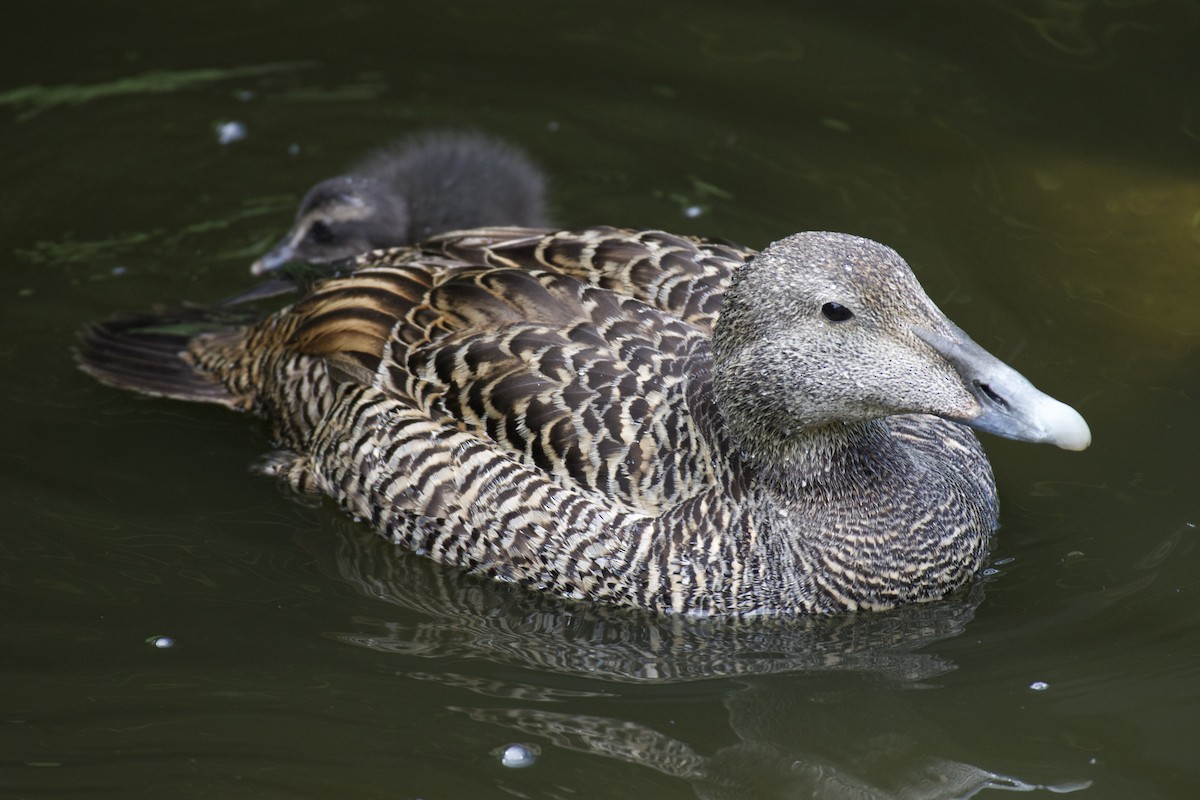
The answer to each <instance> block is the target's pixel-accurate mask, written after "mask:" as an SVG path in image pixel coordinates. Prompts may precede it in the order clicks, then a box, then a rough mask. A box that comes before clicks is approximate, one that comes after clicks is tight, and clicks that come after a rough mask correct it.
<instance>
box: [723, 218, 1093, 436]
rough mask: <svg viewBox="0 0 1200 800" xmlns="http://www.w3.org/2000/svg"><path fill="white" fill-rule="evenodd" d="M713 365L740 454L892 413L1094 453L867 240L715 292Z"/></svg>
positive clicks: (887, 251)
mask: <svg viewBox="0 0 1200 800" xmlns="http://www.w3.org/2000/svg"><path fill="white" fill-rule="evenodd" d="M713 355H714V385H715V389H716V393H717V402H718V404H719V405H720V408H721V410H722V413H723V415H724V416H725V418H726V421H727V423H728V424H729V426H730V429H731V432H732V433H733V435H734V436H735V438H736V439H737V440H738V441H739V443H740V445H741V446H742V448H743V449H744V450H746V451H748V452H750V453H761V454H763V455H768V456H770V455H775V456H785V454H786V452H787V450H788V448H789V442H794V441H797V440H798V437H803V435H804V432H805V431H810V430H813V429H817V428H821V427H823V426H828V425H831V424H836V423H857V422H863V421H866V420H871V419H875V418H880V417H885V416H890V415H894V414H934V415H936V416H939V417H943V418H945V419H950V420H954V421H957V422H961V423H964V424H967V425H970V426H972V427H974V428H978V429H979V430H984V431H988V432H990V433H995V434H997V435H999V436H1004V437H1007V438H1009V439H1018V440H1021V441H1028V442H1047V443H1050V444H1055V445H1058V446H1059V447H1063V448H1066V449H1068V450H1083V449H1084V448H1086V447H1087V446H1088V445H1089V444H1090V443H1091V432H1090V431H1089V430H1088V426H1087V423H1086V422H1084V420H1083V417H1081V416H1080V415H1079V414H1078V412H1076V411H1075V410H1074V409H1072V408H1071V407H1069V406H1067V405H1064V404H1063V403H1060V402H1059V401H1057V400H1055V399H1054V398H1052V397H1050V396H1048V395H1046V394H1043V393H1042V392H1040V391H1038V390H1037V389H1036V388H1034V386H1033V384H1031V383H1030V382H1029V381H1028V380H1026V379H1025V378H1024V377H1023V376H1022V375H1021V374H1020V373H1018V372H1017V371H1016V370H1014V369H1013V368H1012V367H1010V366H1008V365H1007V364H1005V363H1004V362H1002V361H1000V360H999V359H998V358H996V357H995V356H993V355H991V354H990V353H988V352H987V351H986V350H984V349H983V348H982V347H980V346H979V345H978V344H976V343H975V342H974V341H972V340H971V338H970V337H969V336H967V334H966V333H964V332H963V331H962V329H961V328H959V327H958V326H956V325H955V324H954V323H952V322H951V321H950V320H949V319H947V318H946V315H945V314H943V313H942V312H941V311H940V310H939V309H938V307H937V306H936V305H934V303H933V301H932V300H930V299H929V297H928V296H927V295H926V294H925V292H924V290H923V289H922V288H921V285H920V284H919V283H918V282H917V279H916V277H915V276H914V275H913V274H912V271H911V270H910V269H909V267H908V264H906V263H905V261H904V259H902V258H901V257H900V256H899V255H898V254H897V253H896V252H895V251H894V250H892V249H891V248H889V247H885V246H883V245H881V244H879V243H877V242H873V241H871V240H869V239H861V238H858V237H855V236H848V235H845V234H840V233H799V234H795V235H794V236H789V237H787V238H786V239H783V240H781V241H779V242H776V243H774V244H772V245H771V246H769V247H768V248H766V249H765V250H763V251H762V252H761V253H759V254H758V255H757V256H755V257H754V258H753V259H752V260H751V261H750V262H749V263H748V264H747V265H746V266H744V267H742V268H741V269H740V270H739V271H738V272H737V273H736V275H735V277H734V279H733V283H732V285H731V287H730V289H729V290H728V291H727V292H726V295H725V299H724V302H723V305H722V307H721V314H720V317H719V319H718V321H717V324H716V329H715V330H714V334H713Z"/></svg>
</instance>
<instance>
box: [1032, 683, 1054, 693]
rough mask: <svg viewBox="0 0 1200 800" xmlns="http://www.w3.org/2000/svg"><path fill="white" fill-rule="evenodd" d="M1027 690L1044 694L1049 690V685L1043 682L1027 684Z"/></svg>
mask: <svg viewBox="0 0 1200 800" xmlns="http://www.w3.org/2000/svg"><path fill="white" fill-rule="evenodd" d="M1029 688H1030V689H1033V690H1034V691H1035V692H1044V691H1046V690H1047V689H1049V688H1050V684H1048V683H1046V682H1045V681H1034V682H1033V683H1031V684H1029Z"/></svg>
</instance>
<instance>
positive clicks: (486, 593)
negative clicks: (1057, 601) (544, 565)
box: [310, 525, 1089, 800]
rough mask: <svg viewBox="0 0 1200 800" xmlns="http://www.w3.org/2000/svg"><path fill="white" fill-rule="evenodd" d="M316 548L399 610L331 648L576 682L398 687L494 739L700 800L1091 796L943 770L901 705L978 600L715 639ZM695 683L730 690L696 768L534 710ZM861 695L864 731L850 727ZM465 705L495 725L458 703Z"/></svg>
mask: <svg viewBox="0 0 1200 800" xmlns="http://www.w3.org/2000/svg"><path fill="white" fill-rule="evenodd" d="M327 537H328V533H327V532H326V531H320V532H314V533H313V534H312V539H313V541H312V543H311V545H310V549H311V550H312V552H313V553H314V554H317V555H318V557H319V558H321V560H322V561H323V562H324V563H323V568H324V569H325V570H326V571H329V572H331V573H335V574H336V575H338V576H339V577H340V578H343V579H345V580H347V581H348V582H349V583H351V584H352V585H355V586H356V587H358V588H359V590H360V591H361V592H362V593H363V594H364V595H366V596H369V597H372V598H376V599H378V600H381V601H383V602H385V603H388V604H390V605H393V606H396V613H395V614H387V615H385V617H386V618H376V619H365V618H362V617H359V618H358V619H357V620H356V623H357V624H356V625H355V630H353V631H342V632H337V633H331V634H330V636H332V637H333V638H336V639H338V640H340V641H344V642H347V643H351V644H354V645H357V646H362V647H368V648H370V649H373V650H375V651H378V652H382V653H392V654H398V655H405V656H414V655H415V656H421V657H428V658H433V659H438V660H439V661H446V660H469V659H484V660H487V661H491V662H499V663H502V664H505V665H508V666H509V667H514V668H518V669H527V670H530V671H531V674H535V675H536V674H537V673H545V672H552V673H558V674H568V675H573V676H576V677H578V678H587V679H591V680H589V681H587V682H580V683H579V684H578V685H577V686H574V687H572V686H570V685H569V684H568V685H564V684H563V682H562V681H555V685H554V686H553V687H547V686H537V685H533V684H532V683H515V682H505V681H499V680H490V679H485V678H481V677H476V676H470V675H463V674H456V673H451V672H436V671H433V670H428V671H417V672H410V673H408V674H407V676H408V677H409V678H411V679H415V680H421V681H432V682H436V683H438V684H439V685H440V686H442V687H443V689H445V690H446V691H447V692H448V693H449V692H452V691H453V692H460V693H462V695H463V697H464V701H463V702H462V703H459V704H457V705H456V706H455V707H454V708H453V710H454V711H456V712H458V713H460V714H463V715H464V716H466V717H468V718H470V719H471V720H474V721H476V722H479V723H484V724H487V725H494V726H499V727H501V728H504V729H505V730H506V731H508V732H509V733H508V734H507V735H508V736H509V737H514V736H519V737H520V738H523V739H529V738H531V737H532V739H533V740H535V741H537V742H539V743H540V744H542V745H543V746H544V745H547V744H549V745H553V746H556V747H560V748H565V749H567V750H571V751H575V752H580V753H585V754H590V755H596V756H602V757H606V758H613V759H617V760H619V761H623V762H626V763H630V764H638V765H641V766H645V767H649V768H650V769H653V770H656V771H658V772H660V773H663V774H666V775H670V776H673V777H676V778H679V779H681V780H684V781H687V782H688V783H690V784H691V785H692V786H693V788H694V790H695V792H696V795H697V796H698V797H700V798H704V799H705V800H734V798H745V799H746V800H768V799H769V798H814V799H819V800H868V799H871V800H952V798H968V797H973V796H975V795H977V794H979V793H980V792H983V791H985V790H987V789H993V790H1008V791H1022V792H1029V791H1033V790H1035V789H1043V790H1046V791H1050V792H1055V793H1065V792H1072V791H1076V790H1078V789H1082V788H1085V787H1086V786H1088V785H1089V783H1088V782H1086V781H1072V780H1059V781H1058V782H1055V783H1045V782H1044V781H1045V779H1044V778H1042V779H1040V780H1041V781H1043V782H1040V783H1039V782H1034V781H1031V780H1028V779H1022V778H1018V777H1014V776H1010V775H1003V774H998V773H996V772H992V771H989V770H988V769H986V768H984V767H981V766H975V765H973V764H969V763H965V762H963V761H960V760H955V759H953V758H948V757H942V756H940V755H937V754H938V753H945V752H953V750H954V748H953V744H952V741H953V736H952V734H949V733H947V732H945V731H942V730H940V729H939V728H938V727H937V726H936V725H935V724H933V723H930V722H929V721H927V720H923V719H921V717H920V716H919V715H918V714H916V713H914V710H913V709H912V708H911V705H910V704H909V703H908V702H906V701H907V699H908V698H913V697H920V696H924V694H925V693H924V692H913V691H912V690H913V689H919V688H922V687H927V686H928V684H929V682H930V681H931V680H933V679H934V678H936V677H937V676H939V675H943V674H945V673H947V672H949V671H951V670H953V669H955V665H954V664H953V663H952V662H951V661H948V660H946V659H944V658H941V657H939V656H938V655H937V654H936V652H933V651H932V650H931V648H932V647H933V646H934V645H935V644H936V643H937V642H939V641H944V640H947V639H950V638H953V637H956V636H959V635H960V634H962V633H963V632H964V630H965V629H966V626H967V624H968V623H969V622H970V621H971V619H972V617H973V616H974V614H975V610H976V609H977V607H978V606H979V603H980V602H981V601H982V599H983V590H984V587H983V584H982V583H976V584H974V585H973V586H972V588H971V589H970V590H969V591H966V592H961V593H959V594H957V595H955V596H952V597H950V598H947V599H946V600H944V601H942V602H940V603H924V604H919V605H912V606H904V607H901V608H898V609H895V610H893V611H888V612H880V613H872V614H858V615H839V616H834V617H815V618H814V617H808V618H795V619H791V620H787V621H783V620H758V621H751V622H745V621H743V622H731V621H726V622H720V621H714V620H695V619H684V618H679V617H670V618H664V617H661V616H655V615H647V614H640V613H636V612H628V611H622V610H618V609H611V608H606V607H603V606H595V605H584V604H577V603H568V602H563V601H560V600H556V599H554V598H550V597H546V596H541V595H533V594H530V593H526V592H520V591H515V590H513V589H512V588H511V587H507V586H503V585H497V584H494V583H491V582H488V581H482V580H479V579H476V578H472V577H470V576H464V575H462V574H461V573H458V572H456V571H452V570H446V569H444V568H442V567H440V566H438V565H436V564H432V563H430V562H428V561H427V560H424V559H420V558H416V557H414V556H412V555H411V554H407V553H404V552H402V551H398V550H395V549H393V548H390V547H388V546H387V545H386V544H385V543H383V542H380V541H379V540H378V539H377V538H376V537H374V536H372V535H371V534H370V533H369V532H368V531H364V530H362V529H361V528H355V527H352V526H349V525H346V526H345V530H344V531H343V532H342V535H340V536H339V537H338V542H339V548H338V550H337V552H336V554H335V556H334V558H333V559H332V560H331V558H330V555H331V553H330V550H329V548H328V546H327V545H328V538H327ZM804 676H809V677H810V678H812V680H808V679H806V678H805V677H804ZM817 676H821V677H820V680H819V682H817V681H816V678H817ZM701 680H725V681H729V682H730V684H731V686H733V688H731V689H730V690H729V691H728V692H727V694H726V695H725V697H724V705H725V707H726V711H727V713H728V718H729V725H730V728H731V731H732V733H733V734H734V735H736V737H737V739H738V742H737V743H736V744H732V745H729V746H726V747H722V748H720V749H718V750H717V751H716V752H713V753H712V754H710V755H705V754H703V753H702V752H701V751H700V750H698V749H697V748H694V747H693V746H692V745H690V744H689V743H688V742H687V741H686V734H678V733H675V735H667V734H665V733H663V732H661V731H660V730H656V729H655V727H654V726H652V725H649V724H645V723H644V722H642V721H638V720H627V719H619V718H615V717H609V716H595V715H585V714H572V713H562V712H559V711H550V710H547V708H546V705H545V704H547V703H555V702H557V703H561V702H563V701H568V702H569V701H576V702H587V698H589V697H604V696H616V695H623V694H625V693H626V688H625V687H623V686H621V684H626V685H627V684H630V683H636V684H670V683H679V682H688V681H701ZM605 683H608V684H611V685H610V686H608V687H606V686H605ZM814 687H816V688H814ZM634 691H636V690H634ZM864 692H868V693H870V696H871V697H870V706H871V713H870V714H869V715H867V714H863V713H861V710H862V707H863V693H864ZM479 696H483V697H487V698H489V699H491V700H492V701H494V702H495V701H500V702H502V703H503V704H504V707H489V706H485V707H480V706H477V705H473V704H471V703H470V700H471V699H475V698H477V697H479ZM514 705H518V706H519V707H513V706H514ZM560 707H561V706H560ZM679 737H682V738H679ZM707 737H708V738H711V733H709V734H707Z"/></svg>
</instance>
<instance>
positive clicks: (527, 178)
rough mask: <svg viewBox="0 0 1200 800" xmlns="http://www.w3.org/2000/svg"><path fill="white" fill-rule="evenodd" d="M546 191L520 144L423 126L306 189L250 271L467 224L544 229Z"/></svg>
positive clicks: (334, 257)
mask: <svg viewBox="0 0 1200 800" xmlns="http://www.w3.org/2000/svg"><path fill="white" fill-rule="evenodd" d="M545 195H546V179H545V177H544V176H543V175H542V173H541V171H540V170H539V169H538V168H537V167H536V166H535V165H534V164H533V162H532V161H530V159H529V158H528V156H526V155H525V154H524V153H522V152H521V151H520V150H518V149H516V148H515V147H513V146H511V145H509V144H506V143H504V142H502V141H500V140H498V139H495V138H492V137H490V136H484V135H483V134H479V133H469V132H463V131H425V132H423V133H418V134H414V135H412V136H409V137H407V138H405V139H400V140H398V141H396V142H393V143H392V144H391V145H389V146H388V147H385V148H383V149H381V150H379V151H377V152H375V153H373V154H372V155H371V156H369V157H368V158H367V159H366V160H365V161H363V162H362V163H360V164H359V165H358V166H356V167H355V168H354V169H352V170H351V171H350V172H349V173H347V174H345V175H338V176H337V177H334V178H328V179H326V180H323V181H321V182H320V183H318V184H316V185H315V186H313V187H312V188H311V189H309V190H308V193H307V194H305V196H304V199H303V200H302V201H301V202H300V208H299V210H298V211H297V212H296V220H295V222H294V223H293V225H292V229H291V230H290V231H288V233H287V235H285V236H284V237H283V239H281V240H280V241H279V243H278V244H276V245H275V246H274V247H273V248H271V250H270V251H269V252H267V253H266V254H265V255H263V257H262V258H260V259H258V260H257V261H255V262H254V264H253V265H251V268H250V270H251V272H252V273H254V274H255V275H262V274H265V273H267V272H270V271H272V270H276V269H278V268H280V267H281V266H283V265H284V264H286V263H287V262H289V261H304V262H308V263H313V264H325V263H329V262H332V261H339V260H341V259H346V258H350V257H352V256H357V255H359V254H361V253H365V252H367V251H368V250H375V249H379V248H384V247H396V246H400V245H407V244H413V243H415V242H420V241H423V240H425V239H428V238H430V237H431V236H433V235H434V234H437V233H445V232H447V231H455V230H462V229H466V228H480V227H484V226H496V225H518V226H525V227H532V228H540V227H545V226H546V225H547V218H546V208H545V205H546V197H545Z"/></svg>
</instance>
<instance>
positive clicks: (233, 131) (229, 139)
mask: <svg viewBox="0 0 1200 800" xmlns="http://www.w3.org/2000/svg"><path fill="white" fill-rule="evenodd" d="M248 133H249V132H248V131H247V130H246V126H245V124H244V123H241V122H238V121H237V120H231V121H229V122H219V123H217V142H218V143H219V144H232V143H233V142H240V141H241V140H242V139H245V138H246V136H247V135H248Z"/></svg>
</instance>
